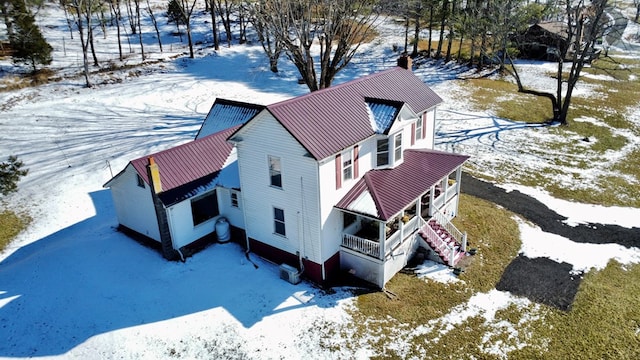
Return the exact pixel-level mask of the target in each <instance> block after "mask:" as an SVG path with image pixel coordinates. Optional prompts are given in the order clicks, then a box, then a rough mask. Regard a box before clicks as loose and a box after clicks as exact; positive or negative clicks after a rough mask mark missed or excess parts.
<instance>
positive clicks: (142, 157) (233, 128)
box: [131, 125, 240, 162]
mask: <svg viewBox="0 0 640 360" xmlns="http://www.w3.org/2000/svg"><path fill="white" fill-rule="evenodd" d="M239 127H240V125H235V126H232V127H230V128H227V129H224V130H220V131H218V132H217V133H213V134H209V135H207V136H205V137H201V138H199V139H194V140H191V141H187V142H185V143H183V144H180V145H176V146H172V147H170V148H168V149H164V150H160V151H158V152H155V153H152V154H147V155H144V156H140V157H138V158H135V159H133V160H131V162H134V161H139V160H141V159H148V158H149V157H150V156H157V155H159V154H167V153H171V152H175V151H178V149H183V148H185V147H188V146H194V144H195V143H198V144H199V143H201V142H205V141H211V140H213V138H214V137H216V138H217V137H218V136H223V135H224V136H225V140H226V137H227V136H226V133H227V132H229V131H231V130H234V131H235V130H237V128H239Z"/></svg>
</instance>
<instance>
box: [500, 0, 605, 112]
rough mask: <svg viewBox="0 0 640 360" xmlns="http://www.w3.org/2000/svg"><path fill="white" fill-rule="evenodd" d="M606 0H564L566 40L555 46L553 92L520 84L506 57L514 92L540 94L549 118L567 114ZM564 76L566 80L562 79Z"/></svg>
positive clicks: (599, 27) (600, 25)
mask: <svg viewBox="0 0 640 360" xmlns="http://www.w3.org/2000/svg"><path fill="white" fill-rule="evenodd" d="M607 2H608V0H592V1H591V2H590V3H588V2H587V1H586V0H578V1H577V2H570V1H569V2H566V3H565V4H564V6H565V14H564V16H565V23H566V36H567V44H569V46H564V47H563V46H558V47H557V48H558V49H559V50H558V54H557V55H558V67H557V72H556V93H555V94H553V93H549V92H544V91H538V90H532V89H527V88H525V87H524V85H523V84H522V80H521V79H520V76H519V75H518V71H517V67H516V66H515V65H514V64H513V62H512V61H511V58H510V57H508V60H509V63H510V65H511V66H510V68H505V69H506V70H507V71H508V72H509V73H510V74H511V75H512V76H513V77H514V78H515V80H516V82H517V85H518V92H521V93H525V94H531V95H535V96H541V97H545V98H547V99H549V100H550V101H551V106H552V108H553V119H552V120H553V121H556V122H559V123H560V124H566V123H567V115H568V112H569V106H570V104H571V97H572V94H573V90H574V88H575V86H576V84H577V83H578V80H579V79H580V73H581V71H582V69H583V67H584V65H585V64H586V63H588V62H589V61H591V59H592V57H593V54H594V45H595V44H596V41H597V40H598V39H599V38H600V37H602V34H603V32H604V28H605V24H604V23H603V21H604V20H605V18H604V12H605V8H606V7H607ZM566 60H568V61H569V64H568V67H569V71H568V73H567V74H565V73H564V64H565V61H566ZM565 79H566V80H565Z"/></svg>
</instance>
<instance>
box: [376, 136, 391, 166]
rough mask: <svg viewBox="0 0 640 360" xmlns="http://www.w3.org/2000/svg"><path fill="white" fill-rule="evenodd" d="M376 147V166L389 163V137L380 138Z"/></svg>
mask: <svg viewBox="0 0 640 360" xmlns="http://www.w3.org/2000/svg"><path fill="white" fill-rule="evenodd" d="M376 149H377V151H376V166H378V167H380V166H385V165H389V139H388V138H384V139H379V140H378V143H377V146H376Z"/></svg>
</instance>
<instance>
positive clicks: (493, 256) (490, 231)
mask: <svg viewBox="0 0 640 360" xmlns="http://www.w3.org/2000/svg"><path fill="white" fill-rule="evenodd" d="M455 224H456V226H458V227H459V228H460V229H462V230H463V231H467V233H468V236H469V240H470V244H471V245H470V246H472V247H475V248H477V249H478V253H477V254H476V255H475V256H474V258H473V261H471V264H470V265H469V266H468V267H467V269H466V271H465V272H464V273H462V274H461V276H460V278H461V279H462V280H463V281H461V282H456V283H451V284H443V283H439V282H435V281H426V280H422V279H419V278H417V277H416V276H414V275H409V274H403V273H399V274H397V275H396V276H394V277H393V278H392V279H391V281H389V283H387V285H386V288H387V289H388V290H389V291H391V292H393V293H394V294H396V295H397V296H398V298H397V299H391V298H389V297H388V296H387V295H385V294H384V293H383V292H374V293H367V294H361V295H359V296H358V300H357V308H358V310H357V311H356V312H355V313H354V314H353V316H354V318H355V319H356V320H355V323H356V324H358V325H357V327H358V329H359V331H357V333H358V334H362V335H363V336H365V335H367V334H371V333H384V332H385V331H390V330H389V329H384V327H385V325H386V324H388V323H389V321H393V322H394V323H396V322H397V323H401V324H409V325H410V326H415V325H418V324H426V323H427V322H429V321H430V320H434V319H437V318H439V317H441V316H443V315H444V314H446V313H447V312H449V311H450V310H451V308H453V307H454V306H456V305H460V304H464V303H466V302H467V301H468V300H469V298H471V296H472V295H473V294H474V293H477V292H485V291H489V290H491V289H493V288H495V286H496V284H497V283H498V281H499V280H500V277H501V276H502V273H503V271H504V269H505V268H506V266H507V265H508V264H509V262H511V260H512V259H513V258H515V257H516V255H517V253H518V249H519V248H520V236H519V234H520V233H519V229H518V225H517V224H516V222H515V221H514V220H513V219H512V213H510V212H508V211H506V210H504V209H501V208H498V207H497V206H496V205H494V204H492V203H490V202H487V201H484V200H481V199H478V198H475V197H472V196H469V195H466V194H462V195H461V203H460V214H459V215H458V217H457V218H456V220H455ZM496 224H500V226H496ZM372 319H373V320H375V321H371V320H372ZM390 319H393V320H390ZM469 321H471V320H469ZM463 333H464V331H463V332H462V333H461V334H460V336H461V337H462V338H459V339H458V338H455V336H454V341H455V342H459V343H461V344H462V343H465V342H466V341H467V340H465V339H464V334H463ZM376 341H377V342H376V343H375V344H372V346H374V347H375V348H376V349H379V350H380V351H381V352H380V353H382V349H383V348H384V341H383V340H380V339H377V340H376Z"/></svg>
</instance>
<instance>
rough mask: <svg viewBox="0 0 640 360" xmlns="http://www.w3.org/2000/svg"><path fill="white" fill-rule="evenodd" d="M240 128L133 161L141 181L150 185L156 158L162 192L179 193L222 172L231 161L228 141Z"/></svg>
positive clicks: (230, 146)
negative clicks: (149, 169)
mask: <svg viewBox="0 0 640 360" xmlns="http://www.w3.org/2000/svg"><path fill="white" fill-rule="evenodd" d="M239 127H240V126H239V125H238V126H234V127H232V128H229V129H227V130H223V131H220V132H218V133H215V134H212V135H209V136H205V137H203V138H200V139H197V140H194V141H191V142H188V143H186V144H182V145H179V146H176V147H173V148H170V149H167V150H163V151H160V152H158V153H155V154H151V155H147V156H144V157H141V158H139V159H135V160H132V161H131V164H132V165H133V167H134V168H135V169H136V171H137V172H138V174H139V175H140V177H142V179H143V180H144V181H145V182H146V183H147V184H149V177H148V175H147V165H148V164H149V157H151V156H153V158H154V159H155V161H156V164H158V168H159V169H160V183H161V184H162V191H163V192H164V191H168V190H171V189H175V188H177V187H179V186H181V185H185V184H188V183H190V182H192V181H195V180H198V179H200V178H202V177H204V176H207V175H210V174H212V173H215V172H216V171H219V170H221V169H222V167H223V166H224V164H225V162H226V161H227V159H228V158H229V154H230V153H231V150H232V149H233V145H232V144H230V143H228V142H227V141H226V139H227V137H229V135H231V134H232V133H233V132H234V131H236V130H237V129H238V128H239Z"/></svg>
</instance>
